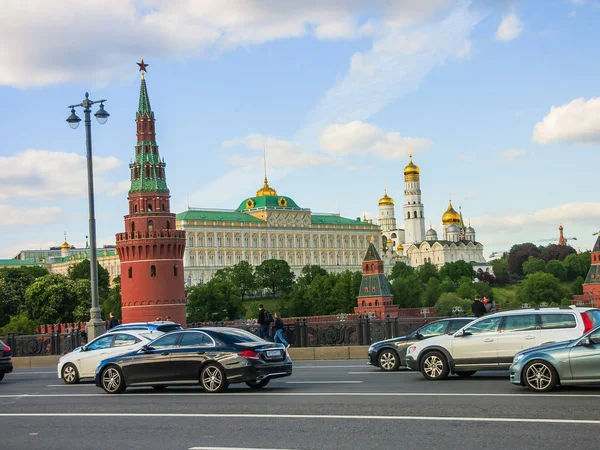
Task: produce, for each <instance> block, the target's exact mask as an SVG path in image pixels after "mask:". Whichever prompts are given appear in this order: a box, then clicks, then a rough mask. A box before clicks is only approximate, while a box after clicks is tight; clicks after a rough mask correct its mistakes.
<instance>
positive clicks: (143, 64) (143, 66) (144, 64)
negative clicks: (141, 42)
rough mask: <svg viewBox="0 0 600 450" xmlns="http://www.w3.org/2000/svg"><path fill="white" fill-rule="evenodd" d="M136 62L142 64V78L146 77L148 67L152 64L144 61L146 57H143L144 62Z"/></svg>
mask: <svg viewBox="0 0 600 450" xmlns="http://www.w3.org/2000/svg"><path fill="white" fill-rule="evenodd" d="M136 64H137V65H138V66H140V72H142V78H144V72H147V70H146V67H148V66H149V65H150V64H146V63H145V62H144V58H142V62H139V63H136Z"/></svg>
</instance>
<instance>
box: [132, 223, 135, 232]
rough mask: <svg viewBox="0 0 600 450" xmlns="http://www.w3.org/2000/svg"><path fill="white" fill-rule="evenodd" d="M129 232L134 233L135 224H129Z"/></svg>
mask: <svg viewBox="0 0 600 450" xmlns="http://www.w3.org/2000/svg"><path fill="white" fill-rule="evenodd" d="M131 232H132V233H135V222H131Z"/></svg>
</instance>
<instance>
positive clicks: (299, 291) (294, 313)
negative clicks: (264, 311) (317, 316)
mask: <svg viewBox="0 0 600 450" xmlns="http://www.w3.org/2000/svg"><path fill="white" fill-rule="evenodd" d="M308 287H309V285H308V284H307V283H306V280H304V279H299V280H298V281H297V282H296V283H294V285H293V287H292V292H291V293H290V302H289V308H288V314H289V315H290V317H305V316H310V315H312V302H311V301H310V298H309V297H308Z"/></svg>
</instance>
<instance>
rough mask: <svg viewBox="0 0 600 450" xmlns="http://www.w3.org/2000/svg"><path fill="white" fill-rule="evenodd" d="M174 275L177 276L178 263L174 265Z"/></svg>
mask: <svg viewBox="0 0 600 450" xmlns="http://www.w3.org/2000/svg"><path fill="white" fill-rule="evenodd" d="M173 275H175V276H177V264H175V265H174V266H173Z"/></svg>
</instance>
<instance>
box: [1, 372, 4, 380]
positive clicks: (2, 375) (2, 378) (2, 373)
mask: <svg viewBox="0 0 600 450" xmlns="http://www.w3.org/2000/svg"><path fill="white" fill-rule="evenodd" d="M2 380H4V372H0V381H2Z"/></svg>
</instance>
